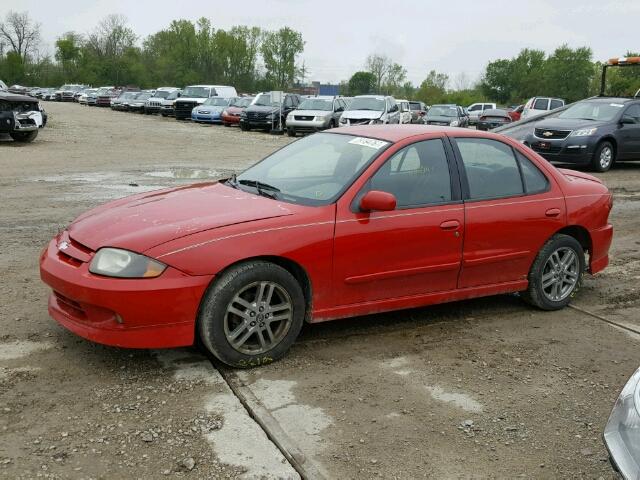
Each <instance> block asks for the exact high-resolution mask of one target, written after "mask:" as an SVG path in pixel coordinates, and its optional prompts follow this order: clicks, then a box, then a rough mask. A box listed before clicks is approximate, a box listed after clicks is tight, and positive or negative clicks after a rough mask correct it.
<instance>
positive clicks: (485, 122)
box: [476, 108, 513, 130]
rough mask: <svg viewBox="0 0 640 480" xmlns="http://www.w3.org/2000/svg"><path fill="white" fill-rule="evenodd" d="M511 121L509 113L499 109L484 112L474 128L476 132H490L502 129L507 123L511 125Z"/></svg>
mask: <svg viewBox="0 0 640 480" xmlns="http://www.w3.org/2000/svg"><path fill="white" fill-rule="evenodd" d="M512 121H513V120H511V116H510V115H509V112H507V111H506V110H502V109H499V108H496V109H490V110H484V111H483V112H482V115H480V118H479V119H478V123H477V124H476V128H477V129H478V130H492V129H494V128H497V127H502V126H503V125H506V124H507V123H511V122H512Z"/></svg>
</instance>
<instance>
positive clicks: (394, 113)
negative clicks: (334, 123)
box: [339, 95, 400, 127]
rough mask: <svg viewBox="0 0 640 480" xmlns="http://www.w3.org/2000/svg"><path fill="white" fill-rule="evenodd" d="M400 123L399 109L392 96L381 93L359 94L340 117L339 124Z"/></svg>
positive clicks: (344, 125) (342, 125) (343, 125)
mask: <svg viewBox="0 0 640 480" xmlns="http://www.w3.org/2000/svg"><path fill="white" fill-rule="evenodd" d="M381 123H400V109H399V108H398V104H397V103H396V100H395V99H394V98H393V97H388V96H387V97H385V96H382V95H359V96H357V97H353V100H352V101H351V103H350V104H349V106H348V109H347V110H345V111H344V113H343V114H342V116H341V117H340V123H339V125H340V126H341V127H346V126H349V125H375V124H381Z"/></svg>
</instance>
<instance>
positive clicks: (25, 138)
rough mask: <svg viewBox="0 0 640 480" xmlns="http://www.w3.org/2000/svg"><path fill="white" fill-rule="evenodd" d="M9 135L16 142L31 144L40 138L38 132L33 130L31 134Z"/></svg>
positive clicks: (14, 133)
mask: <svg viewBox="0 0 640 480" xmlns="http://www.w3.org/2000/svg"><path fill="white" fill-rule="evenodd" d="M9 135H10V136H11V138H13V140H14V141H16V142H20V143H29V142H33V141H34V140H35V138H36V137H37V136H38V130H32V131H31V132H11V133H9Z"/></svg>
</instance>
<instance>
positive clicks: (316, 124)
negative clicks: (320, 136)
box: [287, 117, 331, 132]
mask: <svg viewBox="0 0 640 480" xmlns="http://www.w3.org/2000/svg"><path fill="white" fill-rule="evenodd" d="M330 121H331V119H327V120H324V119H323V120H296V119H295V117H293V118H291V117H287V128H292V129H294V130H295V131H297V132H317V131H319V130H325V129H326V128H329V122H330Z"/></svg>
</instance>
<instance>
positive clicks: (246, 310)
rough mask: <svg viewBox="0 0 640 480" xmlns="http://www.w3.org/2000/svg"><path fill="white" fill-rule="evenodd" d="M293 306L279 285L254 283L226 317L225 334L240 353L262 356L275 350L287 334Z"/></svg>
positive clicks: (242, 291)
mask: <svg viewBox="0 0 640 480" xmlns="http://www.w3.org/2000/svg"><path fill="white" fill-rule="evenodd" d="M292 305H293V303H292V301H291V297H290V296H289V294H288V293H287V291H286V290H285V289H284V288H283V287H282V286H281V285H279V284H277V283H276V282H270V281H262V282H254V283H251V284H249V285H247V286H245V287H243V288H242V289H240V291H239V292H238V293H236V295H235V296H234V297H233V299H232V300H231V302H229V305H228V306H227V311H226V313H225V318H224V334H225V337H226V339H227V341H228V342H229V344H230V345H231V346H232V347H233V348H234V349H235V350H236V351H238V352H240V353H244V354H248V355H259V354H262V353H265V352H268V351H269V350H271V349H272V348H274V347H275V346H276V345H278V343H280V342H281V341H282V339H283V338H284V337H285V336H286V335H287V332H288V331H289V328H290V327H291V322H292V320H293V306H292Z"/></svg>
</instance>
